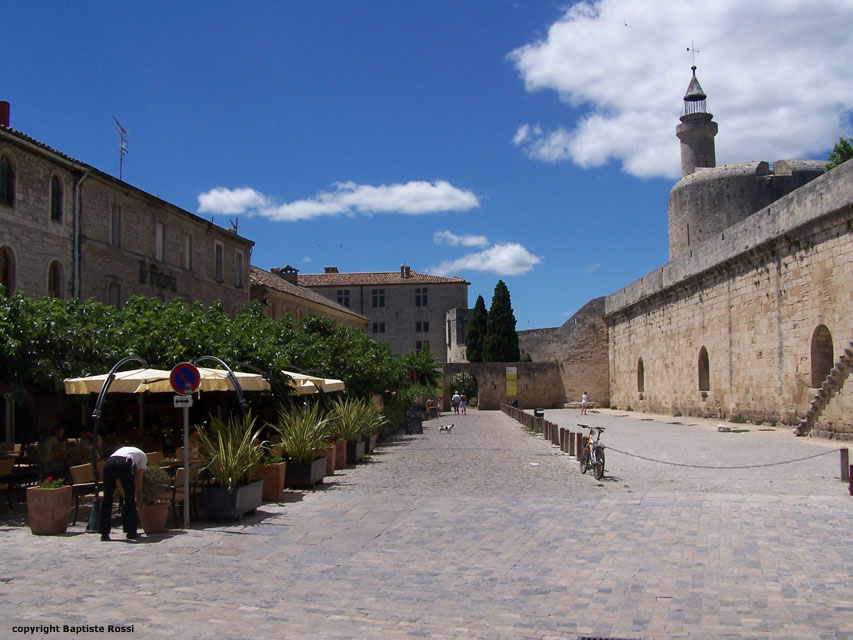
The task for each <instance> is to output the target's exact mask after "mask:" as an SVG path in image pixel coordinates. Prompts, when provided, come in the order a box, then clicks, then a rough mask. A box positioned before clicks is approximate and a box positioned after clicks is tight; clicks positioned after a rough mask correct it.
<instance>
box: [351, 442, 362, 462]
mask: <svg viewBox="0 0 853 640" xmlns="http://www.w3.org/2000/svg"><path fill="white" fill-rule="evenodd" d="M362 460H364V440H361V441H359V442H347V464H355V463H356V462H361V461H362Z"/></svg>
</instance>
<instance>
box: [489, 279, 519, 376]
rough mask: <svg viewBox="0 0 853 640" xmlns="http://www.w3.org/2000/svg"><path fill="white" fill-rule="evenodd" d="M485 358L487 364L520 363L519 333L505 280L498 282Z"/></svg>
mask: <svg viewBox="0 0 853 640" xmlns="http://www.w3.org/2000/svg"><path fill="white" fill-rule="evenodd" d="M483 358H484V359H485V361H486V362H518V359H519V349H518V333H516V331H515V315H514V314H513V312H512V304H511V302H510V299H509V289H507V286H506V285H505V284H504V281H503V280H498V284H497V285H496V286H495V294H494V296H492V306H491V308H490V309H489V316H488V320H487V322H486V338H485V340H484V341H483Z"/></svg>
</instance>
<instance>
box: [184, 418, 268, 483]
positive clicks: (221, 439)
mask: <svg viewBox="0 0 853 640" xmlns="http://www.w3.org/2000/svg"><path fill="white" fill-rule="evenodd" d="M197 429H198V436H199V440H198V452H199V455H201V457H202V458H204V461H205V466H204V468H205V469H206V470H207V471H208V472H209V473H210V474H211V475H212V476H213V477H214V479H215V482H216V484H217V485H218V486H220V487H225V488H227V489H234V488H235V487H239V486H240V485H243V484H248V483H249V482H251V481H252V478H254V476H255V469H256V467H257V466H258V464H259V463H260V461H261V458H262V457H263V455H264V448H265V445H266V443H263V442H259V438H260V435H261V429H258V430H255V418H254V416H252V414H251V412H250V413H248V414H247V415H245V416H241V417H231V418H228V419H227V420H224V419H223V418H222V416H221V415H220V414H217V415H214V416H213V417H212V418H211V420H210V426H209V427H206V428H205V427H203V426H199V427H197Z"/></svg>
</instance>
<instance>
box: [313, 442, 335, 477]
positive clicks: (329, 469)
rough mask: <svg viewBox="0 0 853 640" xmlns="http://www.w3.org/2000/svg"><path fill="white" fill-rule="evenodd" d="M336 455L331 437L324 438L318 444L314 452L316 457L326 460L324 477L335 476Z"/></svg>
mask: <svg viewBox="0 0 853 640" xmlns="http://www.w3.org/2000/svg"><path fill="white" fill-rule="evenodd" d="M336 454H337V448H336V447H335V441H334V440H333V439H332V437H331V436H324V437H323V439H322V440H321V442H320V446H319V447H317V450H316V451H315V452H314V455H315V456H316V457H318V458H319V457H321V456H322V457H324V458H326V475H327V476H333V475H335V464H336V462H335V458H336Z"/></svg>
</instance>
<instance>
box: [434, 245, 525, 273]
mask: <svg viewBox="0 0 853 640" xmlns="http://www.w3.org/2000/svg"><path fill="white" fill-rule="evenodd" d="M540 262H542V259H541V258H539V257H538V256H534V255H533V254H532V253H530V252H529V251H528V250H527V249H525V248H524V247H523V246H521V245H520V244H517V243H514V242H511V243H506V244H501V243H499V244H496V245H495V246H493V247H491V248H490V249H486V250H485V251H480V252H479V253H469V254H468V255H466V256H462V257H461V258H458V259H456V260H447V261H445V262H442V263H441V264H440V265H438V266H437V267H432V268H431V269H429V272H430V273H434V274H436V275H439V276H446V275H450V274H454V273H459V272H460V271H483V272H487V273H496V274H498V275H501V276H518V275H522V274H525V273H527V272H528V271H530V270H531V269H532V268H533V267H534V266H535V265H537V264H539V263H540Z"/></svg>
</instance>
